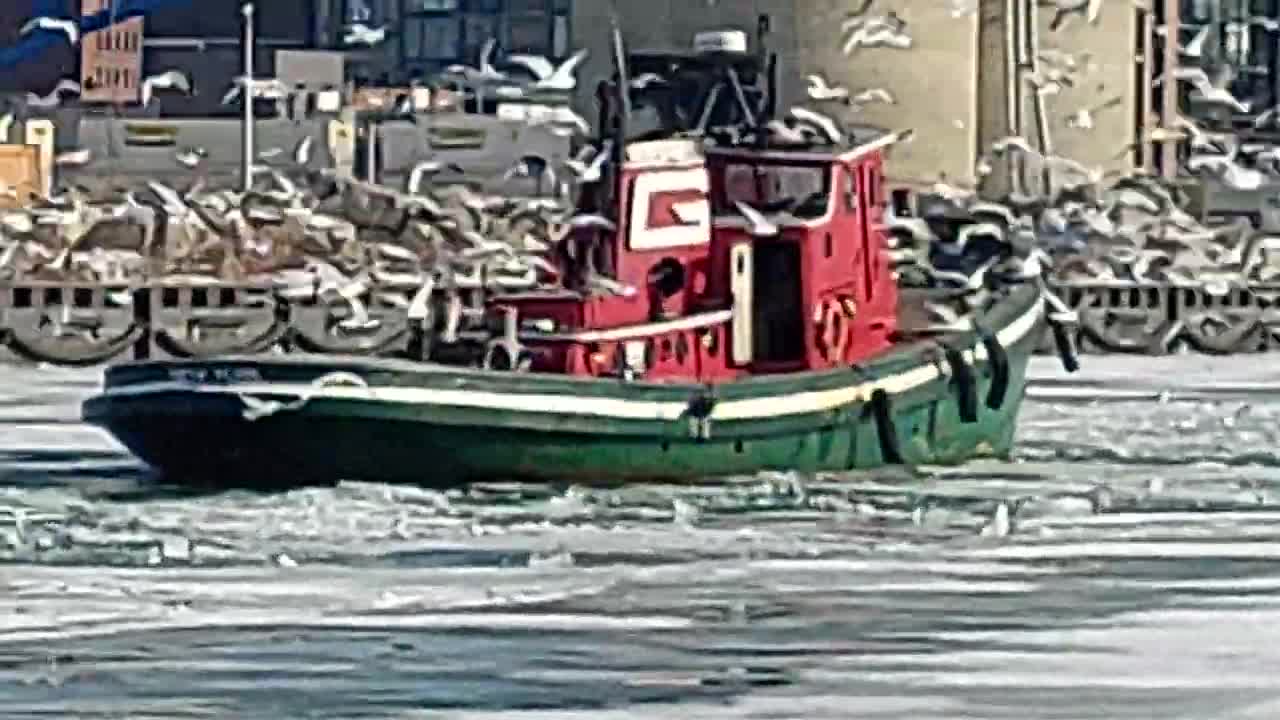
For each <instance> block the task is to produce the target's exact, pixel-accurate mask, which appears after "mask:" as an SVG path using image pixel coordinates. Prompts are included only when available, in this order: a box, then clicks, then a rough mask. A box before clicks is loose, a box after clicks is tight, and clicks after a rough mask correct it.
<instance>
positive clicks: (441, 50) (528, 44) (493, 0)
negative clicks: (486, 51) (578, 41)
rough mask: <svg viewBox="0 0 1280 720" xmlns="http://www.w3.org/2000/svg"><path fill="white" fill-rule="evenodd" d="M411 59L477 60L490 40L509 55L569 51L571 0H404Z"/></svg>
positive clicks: (422, 61) (555, 56)
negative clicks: (495, 42)
mask: <svg viewBox="0 0 1280 720" xmlns="http://www.w3.org/2000/svg"><path fill="white" fill-rule="evenodd" d="M401 2H402V5H401V27H402V28H403V32H402V34H401V38H402V40H401V42H402V45H401V52H402V53H403V56H404V59H405V61H406V62H407V63H411V64H419V65H437V66H439V65H445V64H450V63H466V64H468V65H470V64H474V63H475V62H476V61H477V60H478V58H479V56H480V50H481V49H482V48H483V47H484V45H485V43H486V42H488V41H489V40H490V38H493V39H496V40H497V42H498V47H499V48H500V49H501V51H502V52H504V53H529V54H534V55H543V56H546V57H549V58H552V59H559V58H564V57H566V56H568V55H569V53H570V52H571V50H572V48H571V47H570V38H569V33H570V26H569V16H570V0H401Z"/></svg>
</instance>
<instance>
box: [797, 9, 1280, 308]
mask: <svg viewBox="0 0 1280 720" xmlns="http://www.w3.org/2000/svg"><path fill="white" fill-rule="evenodd" d="M874 3H875V0H866V2H864V3H863V6H862V7H860V8H859V9H858V10H856V11H855V12H854V13H853V14H852V15H851V16H850V17H849V18H848V19H847V20H846V21H845V23H844V25H843V27H842V32H843V36H842V37H843V40H842V44H843V50H844V52H845V53H846V54H850V53H852V52H854V51H855V50H857V49H858V48H875V47H879V48H887V49H888V50H889V51H893V50H903V49H908V48H911V47H912V44H913V43H912V40H911V37H910V35H909V28H908V25H907V23H906V21H905V20H903V19H902V18H901V17H899V16H898V15H897V14H896V13H894V12H887V13H885V14H884V15H883V16H879V17H873V16H871V14H870V10H871V7H872V5H873V4H874ZM1041 4H1042V5H1049V6H1052V10H1053V13H1054V15H1053V20H1052V22H1051V24H1050V29H1051V31H1052V30H1057V29H1059V28H1060V27H1062V26H1063V25H1064V24H1065V23H1066V22H1068V21H1069V20H1071V19H1073V18H1076V17H1078V18H1079V19H1080V21H1083V22H1087V23H1090V24H1093V23H1096V22H1097V21H1098V19H1099V16H1100V14H1101V12H1102V6H1103V4H1102V3H1101V2H1100V0H1045V2H1042V3H1041ZM1134 4H1136V5H1138V6H1139V7H1144V5H1143V4H1141V3H1137V2H1135V3H1134ZM973 11H974V8H973V7H972V6H968V7H963V6H961V5H959V4H958V3H955V4H953V8H952V14H953V15H956V14H962V13H965V12H973ZM1236 24H1238V25H1241V26H1242V27H1243V26H1257V27H1261V28H1262V29H1264V30H1265V31H1267V32H1276V31H1277V30H1280V22H1277V21H1276V20H1273V19H1270V18H1263V17H1258V18H1250V19H1247V20H1245V21H1241V22H1239V23H1236ZM1183 29H1184V32H1191V33H1193V34H1194V36H1193V37H1192V39H1191V40H1190V41H1189V42H1187V43H1185V44H1182V43H1180V44H1179V52H1180V54H1181V55H1182V56H1183V58H1184V60H1195V59H1196V58H1199V57H1200V56H1201V53H1202V51H1203V47H1204V44H1205V39H1206V37H1207V36H1208V34H1209V27H1208V26H1196V25H1193V24H1187V25H1185V26H1184V28H1183ZM1157 32H1160V29H1158V30H1157ZM1037 56H1038V60H1039V61H1040V62H1039V65H1038V67H1037V68H1036V70H1035V71H1034V72H1027V73H1025V74H1024V75H1023V77H1022V79H1021V81H1022V82H1025V83H1027V84H1028V85H1030V86H1031V87H1032V88H1033V89H1034V90H1035V92H1037V93H1039V94H1041V95H1043V96H1051V95H1056V94H1058V93H1061V92H1062V91H1063V90H1064V89H1066V88H1068V87H1073V86H1075V85H1076V84H1078V82H1079V81H1080V79H1081V77H1082V76H1083V75H1084V74H1086V73H1088V72H1090V71H1092V70H1096V65H1095V64H1094V63H1093V62H1092V59H1091V57H1090V55H1089V54H1088V53H1085V52H1081V53H1071V52H1067V51H1064V50H1060V49H1044V50H1039V51H1038V53H1037ZM1233 79H1234V78H1233V75H1232V74H1231V73H1230V72H1229V71H1216V72H1215V73H1214V77H1212V78H1211V77H1210V75H1209V74H1208V73H1206V71H1205V70H1204V69H1203V68H1201V67H1196V66H1194V65H1191V66H1180V67H1178V68H1176V69H1175V70H1174V71H1173V72H1171V73H1169V77H1168V78H1163V77H1162V78H1157V79H1156V81H1155V85H1156V86H1157V87H1158V86H1160V85H1162V84H1163V83H1165V82H1179V83H1187V84H1188V85H1190V86H1191V87H1192V88H1193V93H1192V96H1193V97H1194V98H1196V99H1197V100H1198V101H1199V102H1202V103H1204V104H1207V105H1211V106H1220V107H1223V108H1226V109H1229V110H1230V111H1233V112H1238V113H1244V112H1249V111H1250V110H1251V107H1250V105H1251V104H1250V103H1249V102H1247V101H1242V100H1240V99H1239V98H1237V97H1235V96H1234V95H1233V94H1232V93H1231V91H1230V89H1229V85H1230V83H1231V81H1232V80H1233ZM808 94H809V98H810V99H811V100H812V101H813V102H815V103H821V104H828V105H836V106H839V105H844V106H849V107H850V108H851V109H852V111H853V112H856V111H858V110H860V109H861V108H863V107H864V106H865V105H866V104H868V103H871V102H883V103H894V102H895V98H894V95H893V93H892V92H890V91H889V90H887V89H884V88H871V89H864V90H860V91H856V92H855V91H851V90H850V89H848V88H845V87H841V86H838V85H836V84H834V83H832V82H830V81H829V80H828V79H827V78H826V77H825V76H823V75H821V74H814V75H811V76H809V78H808ZM1121 102H1122V101H1121V98H1119V97H1109V98H1104V99H1101V100H1100V101H1098V102H1097V103H1095V104H1093V105H1091V106H1089V107H1084V108H1079V109H1077V110H1075V111H1074V112H1071V113H1069V114H1068V115H1066V117H1065V124H1066V125H1067V127H1069V128H1071V129H1073V130H1077V131H1087V130H1092V129H1093V128H1094V125H1095V122H1096V116H1097V115H1098V114H1100V113H1102V112H1106V111H1107V110H1111V109H1114V108H1117V107H1119V106H1120V105H1121ZM1278 111H1280V109H1278V108H1273V109H1271V110H1268V111H1264V112H1261V113H1258V114H1257V115H1256V121H1255V125H1256V126H1257V127H1259V128H1261V127H1265V126H1269V125H1274V124H1276V121H1277V118H1280V112H1278ZM1146 139H1147V140H1148V141H1150V142H1165V141H1168V140H1177V141H1179V142H1181V143H1184V144H1185V145H1186V146H1187V147H1188V148H1189V150H1190V151H1191V154H1190V157H1189V158H1188V159H1187V160H1186V161H1185V162H1184V164H1183V167H1182V169H1183V170H1185V171H1186V172H1187V173H1188V174H1189V175H1192V176H1200V177H1203V178H1205V179H1207V180H1211V181H1212V182H1214V183H1215V184H1216V185H1218V186H1219V187H1221V188H1223V189H1226V190H1235V191H1244V192H1251V191H1260V190H1265V189H1266V188H1267V187H1270V186H1274V185H1275V183H1276V182H1277V179H1280V147H1276V146H1274V145H1270V144H1264V143H1250V142H1242V141H1241V140H1240V139H1239V138H1238V137H1237V136H1236V135H1235V134H1232V133H1224V132H1212V131H1209V130H1206V129H1204V128H1203V127H1201V126H1200V125H1198V124H1196V123H1195V122H1194V121H1192V120H1191V119H1189V118H1187V117H1185V116H1183V115H1179V116H1178V117H1176V118H1175V119H1174V120H1173V121H1172V123H1170V126H1169V127H1161V128H1156V129H1155V130H1154V131H1152V132H1151V133H1150V137H1148V138H1146ZM1129 150H1130V148H1125V149H1124V152H1128V151H1129ZM1011 161H1016V163H1017V165H1011V167H1017V166H1019V165H1021V166H1023V167H1025V168H1027V169H1028V170H1031V171H1036V174H1037V176H1047V177H1048V182H1047V183H1043V182H1042V183H1037V184H1038V185H1046V184H1047V188H1043V187H1042V188H1041V189H1040V190H1038V191H1037V190H1029V189H1026V188H1024V187H1018V186H1019V185H1024V184H1025V183H1020V182H1016V181H1015V182H1014V183H1013V184H1014V189H1013V190H1009V191H1007V192H1003V193H999V194H997V193H995V192H993V191H992V186H991V185H989V184H988V183H987V182H986V181H987V180H988V179H989V178H992V177H993V176H994V175H996V169H997V167H998V166H999V164H1001V163H1007V162H1011ZM974 175H975V177H976V178H977V181H978V182H977V183H975V184H972V185H970V186H967V187H958V186H957V185H956V184H955V183H952V182H949V181H948V180H947V178H946V177H945V176H942V177H940V178H939V181H938V182H937V183H936V184H935V185H933V187H931V188H929V189H928V190H927V191H926V194H927V195H928V196H929V197H930V198H931V200H932V202H930V203H928V204H927V207H928V208H929V209H928V210H926V211H925V212H923V213H922V214H920V215H918V216H906V215H903V216H900V215H895V214H894V213H893V212H890V213H889V216H888V223H887V224H888V228H889V230H890V233H891V236H892V240H891V243H892V245H893V246H894V249H893V256H894V259H895V263H896V265H897V272H898V273H899V277H900V280H901V282H903V283H904V284H906V285H911V286H922V287H954V288H964V287H977V286H981V285H982V284H983V282H984V281H985V280H986V279H989V278H986V277H985V276H986V275H988V274H989V273H991V271H993V270H995V271H998V270H999V269H1000V268H1002V267H1003V265H1002V263H1003V262H1004V261H1005V260H1006V259H1009V258H1014V257H1022V258H1028V257H1031V256H1033V255H1034V256H1035V257H1036V258H1038V260H1037V261H1038V262H1040V263H1041V264H1042V265H1043V269H1044V270H1045V271H1046V273H1047V274H1049V276H1050V277H1051V278H1052V279H1054V280H1056V281H1057V283H1060V284H1076V283H1080V284H1090V283H1099V282H1102V283H1110V282H1115V283H1117V284H1126V283H1127V284H1134V283H1139V284H1148V283H1151V284H1165V285H1172V286H1176V287H1191V288H1199V289H1202V290H1203V291H1205V292H1206V293H1208V294H1210V295H1214V296H1219V297H1221V296H1225V295H1226V294H1227V293H1229V292H1230V291H1231V290H1232V289H1236V288H1243V287H1246V286H1248V285H1251V284H1266V283H1274V282H1280V235H1273V234H1271V233H1268V232H1260V231H1255V230H1254V228H1253V226H1252V225H1250V224H1249V223H1248V222H1246V221H1240V222H1236V223H1232V224H1206V223H1205V222H1202V221H1200V220H1198V219H1197V218H1195V217H1193V216H1192V215H1191V214H1190V213H1189V212H1188V208H1189V207H1190V198H1188V197H1187V196H1186V194H1185V193H1184V192H1182V191H1181V190H1180V189H1179V188H1178V187H1176V186H1175V185H1173V184H1171V183H1168V182H1166V181H1164V180H1162V179H1160V178H1157V177H1155V176H1153V175H1151V174H1149V173H1145V172H1143V171H1126V172H1114V173H1107V172H1104V171H1103V170H1101V169H1100V168H1090V167H1086V166H1084V165H1083V164H1081V163H1079V162H1077V161H1075V160H1073V159H1071V158H1067V157H1062V156H1059V155H1054V154H1052V153H1043V152H1041V151H1040V150H1039V149H1038V148H1037V147H1036V146H1035V145H1033V143H1031V142H1029V141H1028V140H1027V139H1025V138H1023V137H1019V136H1010V137H1005V138H1002V139H1000V140H998V141H996V142H995V143H993V144H992V145H991V146H990V147H989V148H988V149H987V153H986V154H985V155H984V156H983V157H981V158H980V159H979V161H978V163H977V166H976V168H975V172H974ZM1015 175H1016V171H1015ZM1017 179H1020V178H1017ZM1259 202H1261V197H1260V196H1259ZM994 274H998V272H997V273H994Z"/></svg>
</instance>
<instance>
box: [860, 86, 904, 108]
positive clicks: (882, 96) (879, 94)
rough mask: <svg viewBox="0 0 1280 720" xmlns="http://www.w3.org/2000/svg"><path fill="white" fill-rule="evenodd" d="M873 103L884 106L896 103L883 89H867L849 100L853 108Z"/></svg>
mask: <svg viewBox="0 0 1280 720" xmlns="http://www.w3.org/2000/svg"><path fill="white" fill-rule="evenodd" d="M873 102H882V103H884V104H886V105H892V104H894V103H896V102H897V99H896V98H894V97H893V93H891V92H889V91H888V90H886V89H884V88H869V89H867V90H863V91H862V92H860V93H858V94H857V95H854V96H853V97H852V98H850V99H849V104H850V105H853V106H855V107H861V106H863V105H866V104H868V103H873Z"/></svg>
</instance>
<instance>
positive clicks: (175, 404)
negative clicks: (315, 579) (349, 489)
mask: <svg viewBox="0 0 1280 720" xmlns="http://www.w3.org/2000/svg"><path fill="white" fill-rule="evenodd" d="M980 324H981V326H982V327H984V328H986V329H987V330H989V331H990V333H989V335H988V336H987V341H986V342H983V341H982V340H981V339H980V338H979V337H978V336H977V335H976V334H969V335H964V336H953V337H949V338H948V342H947V344H948V346H949V347H950V348H952V349H953V352H951V353H950V357H949V360H950V362H948V360H947V359H944V353H942V352H940V348H939V346H938V345H937V344H935V343H915V344H912V345H910V346H904V347H902V348H899V349H896V350H895V351H893V352H892V353H890V354H887V355H885V356H883V357H881V358H877V359H876V360H875V361H874V362H871V363H868V364H866V365H863V366H859V367H857V368H849V369H840V370H835V371H823V372H814V373H801V374H792V375H783V376H762V377H754V378H751V379H748V380H743V381H738V382H733V383H726V384H723V385H718V386H702V385H695V384H682V385H662V384H647V383H626V382H622V381H620V380H583V379H575V378H566V377H560V376H546V375H535V374H510V373H491V372H479V371H471V370H460V369H456V368H448V367H442V366H437V365H427V364H420V363H409V362H401V361H389V360H368V359H360V358H336V357H315V356H269V357H251V358H226V359H221V360H216V361H213V360H206V361H198V362H143V363H129V364H124V365H120V366H117V367H113V368H111V369H109V370H108V371H107V374H106V383H105V388H104V390H103V392H102V393H101V394H100V395H98V396H96V397H94V398H91V399H90V400H88V401H86V403H85V405H84V418H85V420H86V421H87V422H89V423H92V424H95V425H98V426H101V427H103V428H105V429H107V430H108V431H109V432H110V433H111V434H112V435H114V436H115V437H116V438H117V439H119V440H120V441H121V442H122V443H124V444H125V445H126V446H127V447H128V448H129V449H130V450H131V451H132V452H133V453H134V454H136V455H137V456H138V457H139V458H141V459H142V460H144V461H145V462H147V463H148V464H150V465H151V466H153V467H155V468H156V469H158V470H160V471H161V472H162V473H163V474H164V475H166V476H167V477H168V478H170V479H173V480H177V481H200V482H207V481H215V482H219V483H227V484H239V483H258V482H260V481H262V480H263V479H268V481H271V482H275V483H281V484H294V483H299V482H316V481H328V480H335V479H344V478H350V479H356V478H359V479H364V480H371V481H388V482H411V483H417V484H422V485H435V486H443V485H452V484H457V483H460V482H466V481H470V480H482V479H483V480H494V479H525V480H544V481H557V480H565V481H589V482H619V481H634V480H657V479H687V478H698V477H706V476H715V475H731V474H739V473H751V472H756V471H760V470H768V469H777V470H803V471H840V470H851V469H860V468H874V467H880V466H884V465H888V464H908V465H916V464H952V463H958V462H963V461H965V460H967V459H970V458H973V457H977V456H983V455H987V456H991V455H995V456H1002V455H1006V454H1007V453H1008V452H1009V451H1010V449H1011V445H1012V442H1013V435H1014V429H1015V424H1016V419H1017V415H1018V410H1019V407H1020V405H1021V402H1022V397H1023V394H1024V389H1025V377H1026V365H1027V361H1028V359H1029V357H1030V356H1031V354H1032V352H1033V351H1034V349H1035V348H1036V346H1037V345H1038V344H1039V341H1040V338H1041V336H1042V335H1043V332H1044V329H1045V325H1044V313H1043V306H1042V302H1041V300H1040V296H1039V294H1038V292H1036V291H1035V290H1034V289H1033V288H1029V287H1028V288H1024V289H1018V290H1016V291H1015V292H1013V293H1012V294H1010V295H1009V296H1008V297H1006V298H1005V299H1003V300H1002V301H1000V302H999V303H997V304H996V305H995V306H993V308H992V309H991V310H990V311H989V312H988V313H987V314H986V315H985V316H984V317H983V318H981V323H980ZM956 351H958V352H956ZM272 401H275V403H276V404H275V405H271V404H270V403H271V402H272ZM264 403H266V404H265V405H264Z"/></svg>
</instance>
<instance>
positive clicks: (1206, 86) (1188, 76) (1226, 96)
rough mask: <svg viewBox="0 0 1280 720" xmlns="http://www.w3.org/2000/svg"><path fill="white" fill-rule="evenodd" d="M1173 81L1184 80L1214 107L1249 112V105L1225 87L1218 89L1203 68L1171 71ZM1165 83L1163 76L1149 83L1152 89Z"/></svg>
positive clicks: (1182, 68)
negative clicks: (1219, 106)
mask: <svg viewBox="0 0 1280 720" xmlns="http://www.w3.org/2000/svg"><path fill="white" fill-rule="evenodd" d="M1173 79H1174V80H1184V81H1186V82H1189V83H1191V84H1192V85H1194V86H1195V89H1196V92H1198V93H1200V94H1201V95H1202V96H1204V101H1205V102H1208V103H1213V104H1215V105H1226V106H1228V107H1231V108H1232V109H1234V110H1235V111H1237V112H1241V113H1247V112H1249V103H1247V102H1241V101H1240V100H1239V99H1238V98H1236V96H1235V95H1232V94H1231V91H1230V90H1228V89H1226V88H1225V87H1219V86H1217V85H1215V84H1214V83H1213V81H1211V80H1210V79H1209V75H1208V74H1207V73H1206V72H1205V71H1204V69H1203V68H1198V67H1179V68H1175V69H1174V71H1173ZM1164 81H1165V76H1163V75H1161V76H1160V77H1158V78H1156V79H1155V81H1153V82H1152V83H1151V86H1152V87H1156V86H1158V85H1160V84H1161V83H1163V82H1164Z"/></svg>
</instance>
